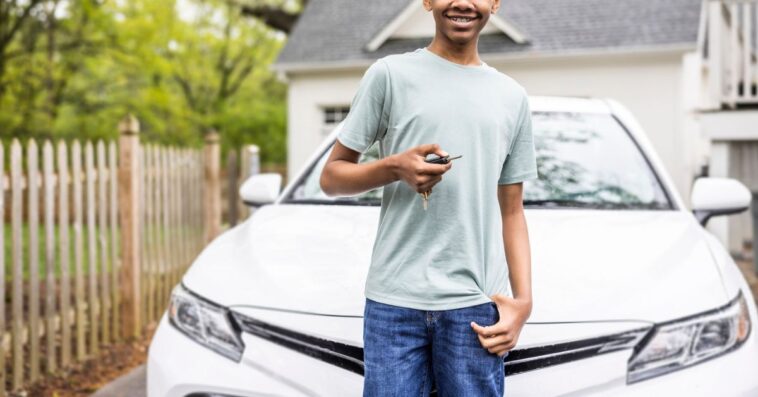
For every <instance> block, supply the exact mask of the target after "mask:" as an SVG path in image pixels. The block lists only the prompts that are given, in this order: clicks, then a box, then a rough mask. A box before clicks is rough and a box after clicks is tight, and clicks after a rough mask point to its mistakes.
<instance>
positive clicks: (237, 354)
mask: <svg viewBox="0 0 758 397" xmlns="http://www.w3.org/2000/svg"><path fill="white" fill-rule="evenodd" d="M168 318H169V322H170V323H171V324H172V325H173V326H174V327H176V328H177V329H178V330H179V331H181V332H183V333H184V334H186V335H187V336H189V337H190V339H192V340H194V341H195V342H197V343H199V344H201V345H203V346H205V347H207V348H209V349H211V350H213V351H215V352H217V353H219V354H221V355H223V356H226V357H228V358H230V359H232V360H234V361H236V362H239V361H240V359H241V358H242V352H243V350H244V349H245V345H244V344H243V343H242V339H241V338H240V330H239V326H238V325H237V323H235V322H234V320H232V319H231V316H230V315H229V311H228V310H227V309H226V308H224V307H223V306H219V305H217V304H215V303H213V302H210V301H208V300H206V299H203V298H201V297H200V296H198V295H196V294H195V293H193V292H191V291H189V290H188V289H187V288H185V287H184V286H183V285H182V284H181V283H179V284H177V285H176V286H175V287H174V289H173V290H172V291H171V299H170V301H169V305H168Z"/></svg>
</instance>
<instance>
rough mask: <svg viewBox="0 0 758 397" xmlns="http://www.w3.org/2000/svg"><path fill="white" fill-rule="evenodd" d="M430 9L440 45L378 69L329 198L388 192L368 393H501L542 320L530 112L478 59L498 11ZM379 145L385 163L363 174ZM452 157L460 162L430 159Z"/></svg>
mask: <svg viewBox="0 0 758 397" xmlns="http://www.w3.org/2000/svg"><path fill="white" fill-rule="evenodd" d="M419 1H422V0H419ZM423 6H424V8H425V9H426V10H427V11H429V12H431V13H432V15H433V16H434V21H435V25H436V33H435V36H434V39H433V40H432V42H431V43H430V45H429V46H428V47H424V48H419V49H416V50H415V51H412V52H406V53H403V54H393V55H389V56H385V57H383V58H380V59H379V60H377V61H376V62H374V63H373V64H372V65H371V66H370V67H369V68H368V70H367V71H366V72H365V74H364V76H363V78H362V80H361V83H360V86H359V88H358V91H357V93H356V94H355V97H354V98H353V101H352V105H351V108H350V112H349V113H348V115H347V117H346V119H345V122H344V124H343V126H342V130H341V132H340V133H339V134H338V139H337V142H336V143H335V145H334V148H333V149H332V152H331V154H330V155H329V158H328V160H327V164H326V165H325V166H324V169H323V171H322V174H321V179H320V183H321V188H322V190H323V191H324V192H325V193H326V194H327V195H329V196H346V195H356V194H359V193H362V192H365V191H368V190H371V189H374V188H377V187H380V186H384V189H383V196H382V206H381V210H380V213H379V226H378V230H377V236H376V240H375V242H374V248H373V252H372V259H371V266H370V268H369V272H368V277H367V279H366V285H365V295H366V304H365V310H364V328H363V338H364V396H410V395H420V394H421V395H428V394H429V392H430V391H431V388H432V385H433V384H436V387H437V390H438V393H439V395H440V396H502V395H503V394H504V388H505V385H504V382H505V380H504V358H505V356H507V355H508V352H509V351H510V350H511V349H512V348H513V347H514V346H515V344H516V342H517V340H518V337H519V334H520V332H521V329H522V327H523V325H524V323H525V322H526V319H527V318H528V317H529V315H530V313H531V309H532V293H531V259H530V247H529V237H528V233H527V225H526V219H525V217H524V212H523V206H522V205H523V202H522V185H523V183H522V182H523V181H525V180H529V179H534V178H537V164H536V159H535V149H534V144H533V140H532V130H531V116H530V110H529V103H528V101H527V94H526V92H525V90H524V88H523V87H521V86H520V85H519V84H518V83H516V82H515V81H514V80H513V79H511V78H510V77H508V76H507V75H505V74H503V73H501V72H499V71H497V70H496V69H494V68H492V67H490V66H488V65H487V64H486V63H484V62H482V61H481V60H480V58H479V54H478V48H477V45H478V38H479V33H480V31H481V30H482V28H483V27H484V26H485V24H486V23H487V21H488V19H489V17H490V15H491V14H492V13H494V12H496V11H497V9H498V8H499V6H500V1H499V0H423ZM377 140H378V141H379V143H380V144H381V146H380V149H381V154H382V158H381V159H379V160H376V161H372V162H367V163H361V164H358V160H359V157H360V155H361V154H362V153H364V152H366V150H367V149H368V148H369V147H370V146H371V145H372V144H373V143H374V142H375V141H377ZM443 148H444V149H445V150H443ZM448 154H449V155H450V156H451V157H454V156H456V155H462V157H461V158H459V159H456V160H454V161H450V162H448V163H447V164H432V163H427V162H425V161H424V160H425V159H427V158H435V157H438V156H439V157H444V156H447V155H448ZM428 155H436V156H432V157H427V156H428ZM453 162H454V163H455V165H453ZM433 187H434V194H433V195H429V194H430V193H432V188H433ZM425 193H426V194H425ZM427 198H428V202H427V206H425V205H423V201H425V200H426V199H427ZM506 258H507V261H506ZM509 278H510V284H509ZM511 284H512V286H513V290H511Z"/></svg>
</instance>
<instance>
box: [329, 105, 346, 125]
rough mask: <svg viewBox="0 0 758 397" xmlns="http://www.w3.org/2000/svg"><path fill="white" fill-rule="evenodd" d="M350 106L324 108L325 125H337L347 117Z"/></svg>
mask: <svg viewBox="0 0 758 397" xmlns="http://www.w3.org/2000/svg"><path fill="white" fill-rule="evenodd" d="M349 111H350V106H337V107H327V108H324V124H327V125H330V124H331V125H336V124H339V123H340V122H341V121H342V120H344V119H345V117H347V113H348V112H349Z"/></svg>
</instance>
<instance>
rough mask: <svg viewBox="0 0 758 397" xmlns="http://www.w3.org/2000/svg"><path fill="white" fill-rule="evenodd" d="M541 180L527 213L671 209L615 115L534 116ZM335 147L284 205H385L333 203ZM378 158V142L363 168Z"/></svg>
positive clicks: (527, 197)
mask: <svg viewBox="0 0 758 397" xmlns="http://www.w3.org/2000/svg"><path fill="white" fill-rule="evenodd" d="M532 124H533V134H534V146H535V149H536V152H537V169H538V174H539V178H538V179H534V180H528V181H525V182H524V193H523V194H524V206H525V207H571V208H611V209H620V208H622V209H672V204H671V202H670V200H669V198H668V196H667V194H666V192H665V191H664V189H663V187H662V186H661V184H660V182H659V180H658V178H657V175H656V174H655V173H654V171H653V169H652V168H651V167H650V164H649V163H648V161H647V159H646V157H645V156H644V154H643V153H642V151H641V150H640V148H639V147H638V146H637V144H636V143H635V142H634V141H633V139H632V137H631V136H630V135H629V133H628V132H627V131H626V130H625V129H624V127H623V126H622V125H621V124H620V123H619V122H618V121H617V120H616V118H614V117H613V116H611V115H608V114H594V113H571V112H534V113H533V114H532ZM333 147H334V145H333V144H332V145H331V146H330V147H329V149H327V150H326V151H325V152H324V153H323V154H322V156H321V157H320V158H319V160H318V162H317V163H316V164H315V166H313V167H311V168H310V169H309V170H308V172H306V174H305V175H304V176H303V177H302V178H300V179H299V180H298V181H297V182H296V183H297V185H296V187H295V188H294V189H293V190H292V191H291V193H290V194H289V195H288V197H286V198H285V199H284V200H283V202H284V203H318V204H345V205H381V200H382V188H381V187H380V188H377V189H374V190H371V191H368V192H364V193H362V194H359V195H355V196H344V197H329V196H327V195H325V194H324V192H323V191H321V188H320V186H319V178H320V176H321V170H322V169H323V167H324V164H325V163H326V160H327V158H328V157H329V153H330V152H331V149H332V148H333ZM379 158H380V153H379V145H378V142H375V143H374V145H372V146H371V148H369V150H368V151H367V152H366V153H364V154H362V155H361V157H360V159H359V162H361V163H364V162H370V161H375V160H377V159H379Z"/></svg>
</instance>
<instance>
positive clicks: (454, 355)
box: [363, 298, 508, 397]
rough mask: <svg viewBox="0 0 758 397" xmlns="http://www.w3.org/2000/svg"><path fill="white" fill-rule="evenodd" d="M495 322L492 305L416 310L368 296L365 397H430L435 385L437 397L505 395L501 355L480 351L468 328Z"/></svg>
mask: <svg viewBox="0 0 758 397" xmlns="http://www.w3.org/2000/svg"><path fill="white" fill-rule="evenodd" d="M499 319H500V316H499V313H498V310H497V306H496V304H495V302H487V303H482V304H479V305H475V306H469V307H464V308H460V309H451V310H417V309H411V308H405V307H399V306H394V305H388V304H384V303H380V302H377V301H374V300H371V299H368V298H366V306H365V309H364V312H363V344H364V346H363V362H364V382H363V396H364V397H377V396H380V397H384V396H403V397H405V396H428V395H429V393H430V392H431V390H432V387H433V386H436V389H437V395H438V396H440V397H448V396H449V397H453V396H503V395H504V394H505V368H504V359H505V357H498V356H497V354H493V353H490V352H489V351H487V349H485V348H484V347H482V345H481V343H480V342H479V338H478V337H477V334H476V332H474V330H473V329H472V328H471V325H470V323H471V321H475V322H476V323H477V324H479V325H482V326H487V325H492V324H495V323H497V321H498V320H499ZM507 355H508V353H506V356H507Z"/></svg>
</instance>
